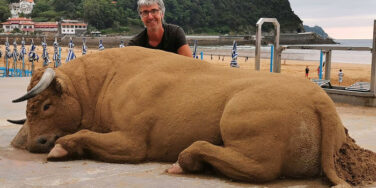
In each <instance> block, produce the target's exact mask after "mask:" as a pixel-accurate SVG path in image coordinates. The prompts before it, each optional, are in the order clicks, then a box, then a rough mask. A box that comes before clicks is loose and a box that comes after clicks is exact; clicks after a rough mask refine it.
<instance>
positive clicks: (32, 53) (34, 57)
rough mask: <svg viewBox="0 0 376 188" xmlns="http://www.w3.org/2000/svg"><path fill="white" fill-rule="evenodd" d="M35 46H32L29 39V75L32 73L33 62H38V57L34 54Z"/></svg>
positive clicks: (32, 41) (32, 43) (32, 42)
mask: <svg viewBox="0 0 376 188" xmlns="http://www.w3.org/2000/svg"><path fill="white" fill-rule="evenodd" d="M35 49H36V47H35V45H34V40H33V39H31V45H30V50H29V62H31V70H30V71H31V75H33V73H34V61H39V56H38V54H37V53H36V52H35Z"/></svg>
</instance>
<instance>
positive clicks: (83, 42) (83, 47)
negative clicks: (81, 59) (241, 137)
mask: <svg viewBox="0 0 376 188" xmlns="http://www.w3.org/2000/svg"><path fill="white" fill-rule="evenodd" d="M86 53H87V46H86V39H85V38H84V39H83V40H82V55H85V54H86Z"/></svg>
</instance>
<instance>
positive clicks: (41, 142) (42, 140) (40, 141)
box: [38, 138, 47, 144]
mask: <svg viewBox="0 0 376 188" xmlns="http://www.w3.org/2000/svg"><path fill="white" fill-rule="evenodd" d="M46 142H47V139H45V138H39V139H38V143H40V144H45V143H46Z"/></svg>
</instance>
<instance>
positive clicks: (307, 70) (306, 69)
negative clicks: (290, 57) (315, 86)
mask: <svg viewBox="0 0 376 188" xmlns="http://www.w3.org/2000/svg"><path fill="white" fill-rule="evenodd" d="M308 74H309V68H308V66H307V67H306V68H305V77H306V78H309V77H308Z"/></svg>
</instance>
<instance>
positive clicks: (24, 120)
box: [7, 119, 26, 125]
mask: <svg viewBox="0 0 376 188" xmlns="http://www.w3.org/2000/svg"><path fill="white" fill-rule="evenodd" d="M7 121H8V122H9V123H13V124H18V125H23V124H25V122H26V119H20V120H11V119H7Z"/></svg>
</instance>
